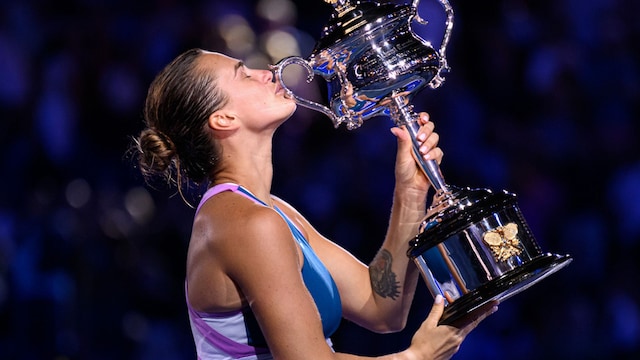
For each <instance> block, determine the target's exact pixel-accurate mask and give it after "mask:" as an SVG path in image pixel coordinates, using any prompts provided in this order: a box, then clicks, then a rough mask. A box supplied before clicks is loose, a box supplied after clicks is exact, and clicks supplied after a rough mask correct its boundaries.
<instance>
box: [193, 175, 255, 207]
mask: <svg viewBox="0 0 640 360" xmlns="http://www.w3.org/2000/svg"><path fill="white" fill-rule="evenodd" d="M239 187H240V185H238V184H233V183H224V184H218V185H215V186H213V187H212V188H210V189H209V190H207V191H206V192H205V193H204V194H203V195H202V199H200V204H198V208H197V209H196V214H197V213H198V211H200V208H201V207H202V205H204V203H205V202H206V201H207V200H209V199H210V198H211V197H212V196H214V195H216V194H219V193H221V192H223V191H227V190H230V191H233V192H234V193H236V194H240V195H242V196H244V197H246V198H247V199H250V200H252V201H256V200H255V199H254V198H252V197H251V196H249V195H247V194H245V193H243V192H242V191H238V188H239Z"/></svg>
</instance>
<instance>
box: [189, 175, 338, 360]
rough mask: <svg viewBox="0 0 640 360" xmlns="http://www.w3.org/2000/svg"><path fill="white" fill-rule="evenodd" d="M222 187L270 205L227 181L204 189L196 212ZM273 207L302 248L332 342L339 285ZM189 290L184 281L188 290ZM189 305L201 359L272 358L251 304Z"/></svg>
mask: <svg viewBox="0 0 640 360" xmlns="http://www.w3.org/2000/svg"><path fill="white" fill-rule="evenodd" d="M223 191H233V192H235V193H238V194H240V195H243V196H245V197H246V198H248V199H251V200H253V201H254V202H256V203H258V204H261V205H264V206H267V205H266V204H265V203H264V202H263V201H261V200H260V199H258V198H257V197H256V196H255V195H253V194H252V193H251V192H249V191H248V190H247V189H245V188H243V187H242V186H240V185H237V184H232V183H224V184H218V185H216V186H213V187H212V188H210V189H209V190H207V192H205V194H204V195H203V196H202V199H201V200H200V204H199V205H198V208H197V209H196V214H197V213H198V211H199V210H200V208H201V207H202V205H203V204H204V203H205V202H206V201H207V200H208V199H210V198H211V197H212V196H214V195H216V194H218V193H220V192H223ZM274 209H275V210H276V211H277V212H278V214H280V216H282V218H283V219H284V220H285V221H286V223H287V225H288V226H289V229H290V230H291V233H292V235H293V237H294V238H295V240H296V242H297V243H298V245H299V246H300V248H301V250H302V254H303V257H304V264H303V265H302V278H303V280H304V283H305V285H306V286H307V289H308V290H309V293H310V294H311V296H312V297H313V299H314V301H315V304H316V307H317V308H318V312H319V313H320V318H321V320H322V329H323V332H324V336H325V338H326V339H327V342H328V343H329V344H330V345H331V341H330V340H329V337H330V336H331V335H332V334H333V333H334V332H335V331H336V329H337V328H338V326H339V325H340V320H341V318H342V304H341V301H340V294H339V293H338V288H337V287H336V284H335V282H334V281H333V278H332V277H331V274H330V273H329V271H328V270H327V269H326V267H325V266H324V264H322V262H321V261H320V259H319V258H318V256H317V255H316V254H315V252H314V251H313V249H312V248H311V246H310V245H309V242H308V241H307V239H305V237H304V235H303V234H302V232H301V231H300V230H299V229H298V228H297V227H296V225H295V224H294V223H293V222H292V221H291V220H290V219H289V218H288V217H287V216H286V215H285V214H284V212H282V211H281V210H280V209H278V208H277V207H275V206H274ZM186 290H187V284H186V281H185V292H186ZM187 308H188V310H189V321H190V324H191V331H192V333H193V338H194V342H195V345H196V352H197V354H198V359H203V360H204V359H244V360H249V359H256V360H257V359H259V360H263V359H271V355H270V354H269V349H268V348H267V343H266V341H265V339H264V336H263V334H262V331H261V330H260V327H259V326H258V323H257V321H256V319H255V316H254V314H253V312H252V311H251V308H249V307H248V306H247V307H245V308H242V309H239V310H237V311H230V312H223V313H204V312H199V311H196V310H195V309H193V308H192V307H191V304H189V297H188V296H187Z"/></svg>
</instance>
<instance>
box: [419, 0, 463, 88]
mask: <svg viewBox="0 0 640 360" xmlns="http://www.w3.org/2000/svg"><path fill="white" fill-rule="evenodd" d="M438 1H439V2H440V5H442V7H443V8H444V11H445V13H446V14H447V20H446V22H445V25H446V27H445V31H444V35H443V37H442V42H441V43H440V50H438V54H439V55H440V68H439V69H438V73H437V74H436V76H434V77H433V79H431V81H430V82H429V87H430V88H431V89H437V88H439V87H440V85H442V83H443V82H444V75H445V74H446V73H448V72H449V70H450V68H449V64H447V55H446V52H447V45H449V39H450V38H451V31H452V30H453V7H452V6H451V4H450V3H449V0H438ZM419 3H420V0H413V3H412V4H411V7H412V8H413V9H414V11H415V15H414V16H413V18H412V20H415V21H416V22H417V23H418V24H420V25H426V24H427V21H426V20H424V19H423V18H422V17H420V15H419V14H418V4H419ZM410 21H411V20H410ZM413 36H415V37H416V38H418V39H420V40H421V41H422V42H426V41H425V40H424V39H422V38H421V37H420V36H418V35H417V34H415V33H414V34H413Z"/></svg>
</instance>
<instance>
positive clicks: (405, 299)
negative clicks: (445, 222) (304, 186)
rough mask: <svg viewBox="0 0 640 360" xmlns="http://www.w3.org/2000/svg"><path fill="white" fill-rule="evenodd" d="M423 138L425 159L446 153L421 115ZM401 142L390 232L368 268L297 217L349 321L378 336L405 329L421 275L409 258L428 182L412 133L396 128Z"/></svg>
mask: <svg viewBox="0 0 640 360" xmlns="http://www.w3.org/2000/svg"><path fill="white" fill-rule="evenodd" d="M420 121H421V124H422V127H421V130H420V133H419V135H418V137H419V139H420V141H423V144H424V151H423V153H424V154H428V156H430V157H431V158H434V159H436V160H438V161H440V159H441V158H442V151H441V150H440V149H439V148H437V147H436V145H437V142H438V135H437V134H436V133H434V132H433V123H431V122H429V121H428V115H427V114H426V113H422V114H421V118H420ZM392 132H393V133H394V134H395V135H396V136H397V138H398V155H397V160H396V169H395V176H396V187H395V190H394V199H393V205H392V209H391V216H390V220H389V227H388V231H387V234H386V237H385V239H384V242H383V243H382V246H381V247H380V250H379V251H378V253H377V255H376V256H375V257H374V259H373V261H372V262H371V264H370V265H369V266H366V265H364V264H363V263H362V262H360V261H359V260H357V259H355V258H354V257H353V256H352V255H351V254H349V253H348V252H346V251H345V250H344V249H342V248H340V247H339V246H338V245H336V244H335V243H333V242H331V241H329V240H327V239H326V238H324V237H323V236H322V235H320V234H319V233H318V232H317V231H315V230H314V229H313V227H312V226H311V225H310V224H309V223H308V222H307V221H306V220H305V219H304V218H303V217H302V216H300V215H299V214H297V213H294V212H295V210H293V209H291V208H289V211H291V212H292V214H291V215H292V216H294V217H296V219H297V220H298V221H299V222H300V223H301V225H302V226H303V227H304V228H305V229H307V232H308V237H309V239H310V243H311V245H312V246H313V248H314V249H315V251H316V252H317V253H318V255H319V256H320V258H321V259H322V261H323V262H324V263H325V265H326V266H327V268H328V269H329V271H330V272H331V274H332V276H333V278H334V279H335V281H336V284H337V286H338V289H339V291H340V296H341V299H342V304H343V312H344V317H345V318H347V319H349V320H351V321H353V322H355V323H357V324H359V325H361V326H363V327H365V328H367V329H369V330H371V331H375V332H381V333H384V332H394V331H399V330H401V329H402V328H404V326H405V324H406V320H407V316H408V312H409V309H410V305H411V301H412V300H413V296H414V293H415V288H416V284H417V281H418V270H417V268H416V267H415V266H414V264H413V263H411V262H410V259H409V258H408V257H407V255H406V251H407V249H408V242H409V240H410V239H411V238H413V237H414V236H415V235H416V234H417V231H418V224H419V222H420V221H421V220H422V219H423V218H424V216H425V210H426V197H427V191H428V190H429V183H428V181H427V179H426V177H425V176H424V174H422V172H421V170H420V169H419V168H418V167H417V165H416V162H415V160H414V158H413V155H412V144H411V140H410V138H409V134H408V133H407V131H406V130H404V129H399V128H394V129H392Z"/></svg>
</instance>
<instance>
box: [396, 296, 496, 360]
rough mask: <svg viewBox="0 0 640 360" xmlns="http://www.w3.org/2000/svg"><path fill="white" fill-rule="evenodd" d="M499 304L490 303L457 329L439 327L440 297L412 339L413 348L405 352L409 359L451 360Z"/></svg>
mask: <svg viewBox="0 0 640 360" xmlns="http://www.w3.org/2000/svg"><path fill="white" fill-rule="evenodd" d="M497 309H498V307H497V302H494V303H488V304H487V306H485V307H483V308H482V309H481V310H480V311H477V312H474V314H473V315H475V316H476V317H475V318H473V319H470V320H469V321H467V322H465V323H464V325H461V326H458V325H456V327H454V326H449V325H438V321H439V320H440V317H441V316H442V314H443V312H444V299H443V298H442V296H441V295H438V296H437V297H436V299H435V302H434V304H433V307H432V308H431V312H430V313H429V316H428V317H427V319H426V320H425V321H424V322H423V323H422V325H420V328H419V329H418V331H416V333H415V334H414V335H413V339H411V346H409V349H407V350H406V351H405V354H406V355H407V358H408V359H412V360H419V359H430V360H431V359H433V360H441V359H449V358H451V357H452V356H453V355H454V354H455V353H456V352H458V350H459V349H460V345H461V344H462V342H463V341H464V339H465V337H466V336H467V335H468V334H469V333H470V332H471V330H473V329H475V328H476V326H478V324H479V323H480V322H481V321H482V320H484V318H486V317H487V316H489V315H491V314H493V313H494V312H495V311H496V310H497Z"/></svg>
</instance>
